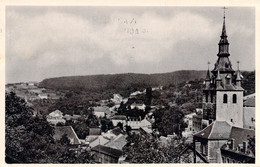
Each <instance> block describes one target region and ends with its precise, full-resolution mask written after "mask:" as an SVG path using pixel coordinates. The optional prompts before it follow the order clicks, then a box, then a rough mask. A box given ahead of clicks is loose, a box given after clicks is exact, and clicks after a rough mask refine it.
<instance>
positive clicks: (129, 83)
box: [40, 71, 206, 90]
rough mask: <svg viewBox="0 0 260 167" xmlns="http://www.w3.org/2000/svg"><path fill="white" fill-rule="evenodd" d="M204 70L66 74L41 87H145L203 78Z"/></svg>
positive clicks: (47, 81)
mask: <svg viewBox="0 0 260 167" xmlns="http://www.w3.org/2000/svg"><path fill="white" fill-rule="evenodd" d="M205 75H206V71H176V72H170V73H158V74H135V73H127V74H110V75H89V76H68V77H59V78H49V79H44V80H43V81H42V82H41V83H40V86H41V87H45V88H48V89H56V90H58V89H60V90H75V89H76V90H83V89H84V90H105V89H116V90H121V89H130V88H145V87H148V86H158V85H162V86H165V85H170V84H172V85H173V84H175V83H181V82H184V81H189V80H195V79H203V78H205Z"/></svg>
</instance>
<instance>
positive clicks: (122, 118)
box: [110, 115, 126, 120]
mask: <svg viewBox="0 0 260 167" xmlns="http://www.w3.org/2000/svg"><path fill="white" fill-rule="evenodd" d="M110 119H112V120H126V116H125V115H114V116H112V117H111V118H110Z"/></svg>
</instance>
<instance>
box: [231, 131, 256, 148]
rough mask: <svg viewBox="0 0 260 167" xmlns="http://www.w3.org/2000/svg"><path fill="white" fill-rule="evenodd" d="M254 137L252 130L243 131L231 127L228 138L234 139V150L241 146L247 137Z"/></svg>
mask: <svg viewBox="0 0 260 167" xmlns="http://www.w3.org/2000/svg"><path fill="white" fill-rule="evenodd" d="M253 136H255V131H254V130H252V129H245V128H239V127H232V129H231V133H230V138H231V139H234V147H235V148H236V147H237V146H238V144H242V143H243V141H247V140H248V138H249V137H253Z"/></svg>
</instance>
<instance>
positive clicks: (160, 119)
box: [153, 107, 187, 137]
mask: <svg viewBox="0 0 260 167" xmlns="http://www.w3.org/2000/svg"><path fill="white" fill-rule="evenodd" d="M153 116H154V118H155V122H154V123H153V128H154V129H157V130H158V131H159V132H160V134H161V135H163V136H167V135H172V134H173V133H175V134H176V135H178V136H180V137H181V136H182V132H183V131H184V130H185V128H186V127H187V124H186V123H185V122H184V121H183V118H184V114H183V113H182V112H181V110H180V109H179V108H178V107H172V108H170V109H159V110H156V111H155V112H154V114H153Z"/></svg>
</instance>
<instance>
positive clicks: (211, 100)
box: [210, 93, 213, 103]
mask: <svg viewBox="0 0 260 167" xmlns="http://www.w3.org/2000/svg"><path fill="white" fill-rule="evenodd" d="M210 102H211V103H213V94H212V93H211V94H210Z"/></svg>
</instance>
